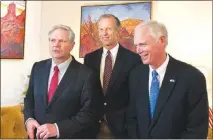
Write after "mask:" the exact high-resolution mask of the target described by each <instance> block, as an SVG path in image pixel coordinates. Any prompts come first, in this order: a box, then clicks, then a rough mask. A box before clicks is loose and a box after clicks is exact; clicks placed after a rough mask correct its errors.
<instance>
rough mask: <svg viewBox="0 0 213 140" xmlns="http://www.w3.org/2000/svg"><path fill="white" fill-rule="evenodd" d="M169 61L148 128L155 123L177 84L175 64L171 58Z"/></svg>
mask: <svg viewBox="0 0 213 140" xmlns="http://www.w3.org/2000/svg"><path fill="white" fill-rule="evenodd" d="M169 59H170V60H169V63H168V66H167V69H166V73H165V76H164V79H163V82H162V85H161V88H160V92H159V96H158V100H157V104H156V108H155V114H154V117H153V120H152V123H151V126H150V127H152V126H153V125H154V124H155V123H156V121H157V119H158V117H159V115H160V113H161V111H162V109H163V107H164V105H165V104H166V102H167V100H168V99H169V97H170V96H171V93H172V90H173V89H174V87H175V84H176V82H177V79H176V76H175V64H174V63H173V62H174V59H173V58H172V57H171V56H170V58H169Z"/></svg>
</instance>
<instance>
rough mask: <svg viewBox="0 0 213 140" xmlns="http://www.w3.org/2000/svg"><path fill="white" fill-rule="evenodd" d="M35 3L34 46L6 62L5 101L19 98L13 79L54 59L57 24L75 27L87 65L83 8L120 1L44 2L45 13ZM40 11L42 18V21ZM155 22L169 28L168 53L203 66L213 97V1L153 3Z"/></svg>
mask: <svg viewBox="0 0 213 140" xmlns="http://www.w3.org/2000/svg"><path fill="white" fill-rule="evenodd" d="M29 3H30V2H29ZM31 3H34V4H35V3H36V5H37V6H38V8H36V5H35V6H33V7H32V6H31V7H30V6H29V7H28V9H29V10H28V11H27V14H28V15H30V14H31V15H33V17H37V18H34V19H29V17H30V18H32V16H28V17H27V20H30V21H28V23H27V26H28V28H26V30H27V32H28V35H26V39H27V38H28V39H27V40H28V41H30V42H31V43H30V44H28V45H26V49H27V50H28V51H27V50H26V51H25V55H26V57H25V60H22V61H20V60H17V61H5V62H3V66H5V67H4V68H3V70H2V73H1V75H2V78H1V79H2V81H3V82H4V83H3V82H1V87H2V88H1V90H2V93H3V92H4V93H3V94H2V96H4V99H7V97H15V96H16V97H17V95H15V94H14V93H15V92H14V91H15V89H17V88H18V87H19V84H17V83H18V80H11V79H14V77H15V78H16V79H19V77H20V76H19V75H20V74H21V73H25V72H26V71H29V69H31V66H32V63H33V62H34V61H37V60H41V59H46V58H49V57H50V55H49V52H48V39H47V38H48V36H47V33H48V31H49V29H50V28H51V27H52V26H53V25H55V24H67V25H70V26H71V27H72V29H73V31H74V32H75V34H76V39H75V41H76V45H75V47H74V49H73V51H72V54H73V55H74V56H75V58H76V59H77V60H78V61H80V62H83V59H82V58H79V40H80V39H79V37H80V20H81V6H82V5H95V4H110V3H118V2H115V1H107V2H105V1H43V2H41V11H39V10H40V9H39V5H40V2H31ZM119 3H128V2H127V1H125V2H119ZM30 11H31V12H30ZM32 11H34V12H32ZM35 11H36V12H35ZM40 12H41V17H40V18H41V19H39V14H40ZM152 19H154V20H158V21H160V22H163V23H164V24H165V25H166V26H167V28H168V32H169V45H168V47H167V52H168V53H170V54H171V55H172V56H173V57H175V58H177V59H179V60H182V61H185V62H187V63H191V64H193V65H194V66H197V67H199V68H200V67H201V69H202V71H206V72H205V73H206V74H205V75H206V77H207V79H208V83H209V84H208V90H209V93H211V94H209V95H212V89H211V85H212V2H211V1H207V2H203V1H186V2H185V1H180V2H179V1H154V2H153V3H152ZM35 25H36V26H35ZM39 29H40V30H39ZM29 33H30V34H29ZM35 34H36V35H37V36H36V35H35ZM38 36H40V38H39V37H38ZM39 41H40V42H39ZM27 56H31V57H32V58H30V57H27ZM15 65H18V66H20V68H18V69H17V70H16V72H14V71H11V72H9V73H8V71H9V70H11V68H14V66H15ZM11 73H12V74H11ZM8 77H9V78H8ZM2 83H3V84H2ZM5 102H7V101H5ZM210 102H211V101H210Z"/></svg>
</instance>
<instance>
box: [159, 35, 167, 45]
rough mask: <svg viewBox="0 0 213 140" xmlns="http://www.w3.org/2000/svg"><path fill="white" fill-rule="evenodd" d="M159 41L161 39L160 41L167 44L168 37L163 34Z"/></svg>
mask: <svg viewBox="0 0 213 140" xmlns="http://www.w3.org/2000/svg"><path fill="white" fill-rule="evenodd" d="M159 41H160V43H163V44H166V38H165V36H161V37H160V38H159Z"/></svg>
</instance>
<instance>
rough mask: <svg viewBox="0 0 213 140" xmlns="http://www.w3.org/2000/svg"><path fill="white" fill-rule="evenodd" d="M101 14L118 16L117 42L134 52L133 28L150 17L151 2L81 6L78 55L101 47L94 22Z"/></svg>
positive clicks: (81, 55) (83, 54)
mask: <svg viewBox="0 0 213 140" xmlns="http://www.w3.org/2000/svg"><path fill="white" fill-rule="evenodd" d="M102 14H113V15H115V16H117V17H118V19H119V20H120V21H121V29H120V30H119V37H120V38H119V43H120V44H121V45H122V46H124V47H125V48H127V49H129V50H131V51H133V52H135V47H134V43H133V36H134V29H135V27H136V26H137V25H138V24H139V23H141V22H143V21H145V20H150V19H151V2H140V3H131V4H130V3H128V4H110V5H101V6H82V8H81V30H80V51H79V52H80V54H79V57H84V56H85V55H86V54H87V53H90V52H92V51H94V50H96V49H98V48H100V47H102V46H101V42H100V41H99V37H98V29H97V23H96V21H97V20H98V18H99V17H100V16H101V15H102Z"/></svg>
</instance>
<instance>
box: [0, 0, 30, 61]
mask: <svg viewBox="0 0 213 140" xmlns="http://www.w3.org/2000/svg"><path fill="white" fill-rule="evenodd" d="M25 19H26V1H1V59H23V58H24V37H25Z"/></svg>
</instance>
